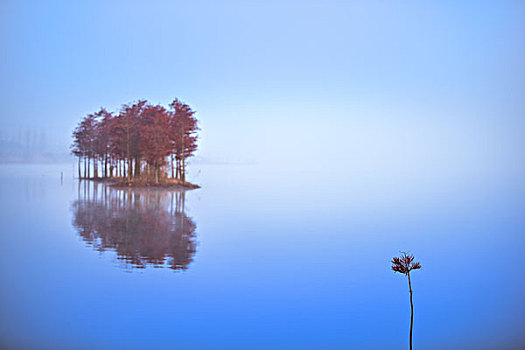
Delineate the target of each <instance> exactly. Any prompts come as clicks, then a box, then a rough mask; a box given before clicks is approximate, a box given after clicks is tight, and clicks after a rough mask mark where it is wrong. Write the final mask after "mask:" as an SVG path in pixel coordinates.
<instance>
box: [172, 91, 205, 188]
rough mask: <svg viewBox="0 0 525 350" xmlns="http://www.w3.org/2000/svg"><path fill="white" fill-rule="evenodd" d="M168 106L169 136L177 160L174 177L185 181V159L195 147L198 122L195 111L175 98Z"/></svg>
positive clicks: (191, 153)
mask: <svg viewBox="0 0 525 350" xmlns="http://www.w3.org/2000/svg"><path fill="white" fill-rule="evenodd" d="M170 107H171V109H172V111H171V113H170V138H171V142H172V148H173V150H172V152H173V153H174V155H175V159H176V161H177V172H176V178H177V179H180V180H181V181H182V182H186V159H187V158H189V157H191V156H192V155H193V153H194V152H195V150H196V149H197V136H196V132H197V131H198V130H199V128H198V125H197V124H198V123H197V119H196V118H195V117H194V114H195V111H193V110H192V109H191V107H190V106H188V105H187V104H185V103H183V102H181V101H180V100H178V99H175V100H173V102H171V103H170Z"/></svg>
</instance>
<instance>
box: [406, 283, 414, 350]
mask: <svg viewBox="0 0 525 350" xmlns="http://www.w3.org/2000/svg"><path fill="white" fill-rule="evenodd" d="M407 276H408V291H409V292H410V350H412V328H413V327H414V303H413V302H412V283H410V273H407Z"/></svg>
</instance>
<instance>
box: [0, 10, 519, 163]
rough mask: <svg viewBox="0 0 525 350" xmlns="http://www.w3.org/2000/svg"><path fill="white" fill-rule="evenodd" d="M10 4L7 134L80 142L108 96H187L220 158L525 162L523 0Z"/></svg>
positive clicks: (5, 14) (5, 26)
mask: <svg viewBox="0 0 525 350" xmlns="http://www.w3.org/2000/svg"><path fill="white" fill-rule="evenodd" d="M0 9H1V11H0V12H1V30H0V41H1V46H2V51H1V60H0V74H1V87H0V91H1V94H0V96H1V97H0V99H1V102H2V106H3V109H2V114H1V118H2V129H3V131H4V132H6V133H16V132H17V131H18V130H21V129H25V128H27V127H28V126H30V127H34V128H35V129H38V130H44V131H45V132H46V133H47V135H48V138H49V139H50V142H49V143H50V144H55V145H58V146H59V147H64V148H65V147H67V145H68V143H69V140H70V134H71V130H72V128H73V127H74V126H75V124H76V123H77V121H78V120H79V118H81V117H82V116H83V115H85V114H86V113H89V112H93V111H95V110H96V109H97V108H98V107H100V106H105V107H107V108H109V109H110V110H115V109H117V108H118V107H119V106H120V105H121V104H122V103H126V102H129V101H132V100H136V99H139V98H146V99H148V100H150V101H152V102H154V103H162V104H167V103H168V102H169V101H170V100H171V99H172V98H173V97H179V98H181V99H182V100H184V101H186V102H188V103H189V104H191V105H192V106H193V107H194V108H195V109H196V110H197V112H198V117H199V119H200V121H201V127H202V137H201V150H200V153H199V156H201V157H203V158H206V159H208V160H214V161H242V162H252V161H253V162H263V163H264V162H265V160H269V159H272V160H282V163H283V166H293V167H295V168H297V167H299V168H301V166H304V167H307V166H308V165H307V164H309V162H310V161H311V160H312V159H317V161H321V162H323V161H324V162H325V165H328V164H329V163H332V162H335V161H338V160H340V159H343V160H348V162H349V163H352V164H354V166H355V167H358V168H360V169H361V168H362V167H363V166H366V164H368V163H370V162H372V163H373V166H372V168H371V169H376V168H374V167H376V166H379V165H381V167H383V168H384V166H385V164H388V163H389V162H391V163H392V164H405V163H406V164H405V165H406V166H408V167H410V166H419V165H420V164H421V161H422V160H425V161H427V162H428V159H432V160H433V163H435V164H439V167H440V168H441V167H443V164H441V163H440V162H441V161H445V160H447V161H450V162H453V164H455V165H459V164H464V162H465V161H470V162H473V160H475V161H476V162H475V164H470V165H468V166H469V167H470V168H472V167H473V166H476V165H479V166H481V165H484V166H486V165H487V164H488V163H490V162H491V161H496V160H497V161H498V162H499V161H501V159H507V158H508V159H510V160H508V162H507V163H505V164H506V166H512V164H513V163H516V162H518V163H520V164H521V163H522V161H523V152H522V151H521V149H523V142H522V141H521V139H520V138H521V135H523V131H524V130H525V128H524V126H525V123H524V115H525V96H524V95H525V93H524V92H525V64H524V62H525V3H524V2H522V1H440V2H435V1H348V2H345V1H318V2H312V1H289V2H286V1H264V2H263V1H254V2H247V1H246V2H241V1H233V2H232V1H228V2H216V1H210V2H200V1H192V2H187V1H184V2H183V1H178V2H177V1H40V2H37V1H3V2H2V4H1V5H0ZM451 155H453V156H454V157H455V158H454V157H451ZM452 158H454V159H452ZM303 160H304V161H303ZM374 160H375V163H374ZM360 162H361V163H360ZM400 162H401V163H400ZM403 162H405V163H403ZM287 164H288V165H287ZM289 164H292V165H289ZM494 165H495V166H499V167H501V166H503V165H502V164H499V163H498V164H494ZM436 168H437V165H436ZM403 169H405V168H403ZM520 169H521V167H520ZM376 170H378V171H379V170H380V169H376ZM383 170H384V169H383Z"/></svg>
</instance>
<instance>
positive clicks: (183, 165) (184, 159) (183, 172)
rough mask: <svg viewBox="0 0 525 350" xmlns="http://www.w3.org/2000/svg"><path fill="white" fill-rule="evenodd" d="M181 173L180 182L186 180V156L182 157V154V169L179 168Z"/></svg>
mask: <svg viewBox="0 0 525 350" xmlns="http://www.w3.org/2000/svg"><path fill="white" fill-rule="evenodd" d="M181 173H182V176H181V177H182V179H181V180H182V182H183V183H184V182H186V157H184V155H183V156H182V169H181Z"/></svg>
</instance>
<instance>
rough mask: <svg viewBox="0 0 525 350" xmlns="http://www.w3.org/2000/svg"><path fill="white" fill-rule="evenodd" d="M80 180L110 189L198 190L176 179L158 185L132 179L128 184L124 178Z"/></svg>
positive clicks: (196, 186)
mask: <svg viewBox="0 0 525 350" xmlns="http://www.w3.org/2000/svg"><path fill="white" fill-rule="evenodd" d="M81 180H89V181H95V182H102V183H106V184H108V185H109V186H111V187H115V188H166V189H184V190H193V189H196V188H200V186H199V185H195V184H192V183H190V182H182V181H180V180H177V179H161V180H159V182H158V183H155V181H150V180H145V179H134V180H133V179H132V180H131V181H130V182H128V180H127V179H126V178H115V177H113V178H106V177H97V178H94V177H90V178H83V179H81Z"/></svg>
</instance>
